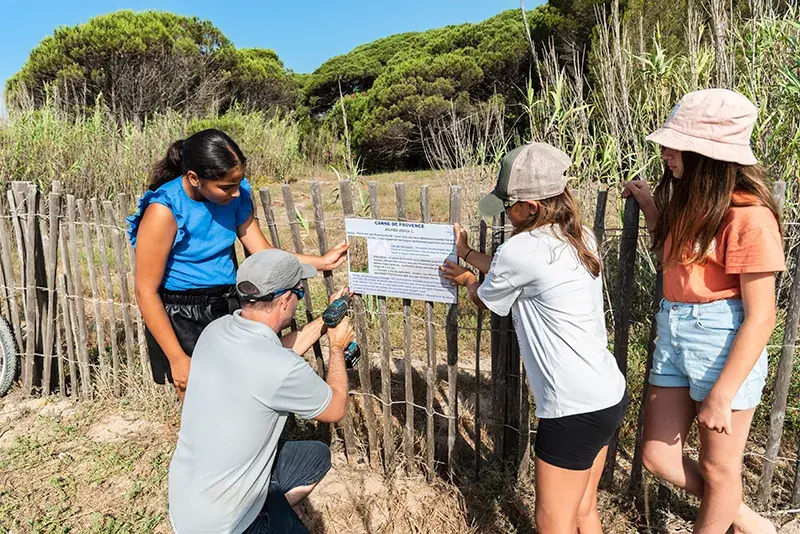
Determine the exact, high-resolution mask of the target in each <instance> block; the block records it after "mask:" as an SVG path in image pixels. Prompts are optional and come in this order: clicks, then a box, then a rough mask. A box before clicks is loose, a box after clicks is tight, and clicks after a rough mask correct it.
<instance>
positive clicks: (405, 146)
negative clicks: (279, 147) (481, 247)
mask: <svg viewBox="0 0 800 534" xmlns="http://www.w3.org/2000/svg"><path fill="white" fill-rule="evenodd" d="M528 23H529V26H530V31H531V36H532V38H533V40H534V41H536V42H542V41H544V40H546V39H548V38H550V37H551V36H554V35H557V34H558V32H559V31H560V30H562V29H567V28H571V29H572V28H575V27H576V23H575V21H573V20H571V19H570V18H569V17H568V16H566V15H564V14H563V13H562V12H561V11H559V10H558V9H556V8H553V7H551V6H548V5H544V6H541V7H539V8H537V9H535V10H533V11H531V12H529V13H528ZM532 68H534V67H533V65H532V63H531V55H530V46H529V43H528V41H527V37H526V34H525V29H524V26H523V21H522V16H521V13H520V11H519V10H509V11H505V12H503V13H501V14H499V15H497V16H495V17H492V18H490V19H488V20H486V21H484V22H481V23H479V24H462V25H458V26H448V27H446V28H440V29H435V30H430V31H427V32H421V33H406V34H400V35H395V36H392V37H388V38H386V39H381V40H378V41H375V42H374V43H370V44H368V45H364V46H360V47H358V48H356V49H354V50H353V51H352V52H350V53H348V54H345V55H342V56H338V57H335V58H333V59H331V60H329V61H328V62H326V63H325V64H323V65H322V66H321V67H320V68H319V69H317V71H315V72H314V73H313V74H312V75H311V76H310V77H309V79H308V82H307V84H306V87H305V91H306V97H307V100H308V104H309V107H310V109H311V111H312V113H313V114H314V115H320V114H327V120H328V121H336V122H340V123H341V121H342V116H341V113H340V110H339V109H338V108H337V106H336V103H337V102H338V100H339V83H340V82H341V90H342V93H343V94H344V95H345V96H346V106H347V117H348V120H349V121H350V125H351V129H352V132H353V139H352V140H353V148H354V150H355V151H356V152H357V153H358V154H359V155H360V156H361V157H362V159H363V161H364V165H365V167H366V168H367V169H377V168H397V167H404V168H414V167H422V166H426V165H427V161H426V157H425V154H424V150H423V143H422V136H423V133H424V132H427V131H428V130H429V129H430V127H431V126H432V125H434V124H435V123H436V122H437V121H439V120H441V119H442V118H443V117H445V116H447V115H449V114H451V113H453V112H455V114H456V115H458V116H460V117H463V116H466V115H468V114H470V113H472V112H473V111H474V110H475V109H476V106H478V105H480V104H482V103H485V102H486V101H487V100H489V99H490V98H492V97H493V95H502V96H503V97H504V98H505V100H506V101H507V102H509V103H510V105H511V106H512V107H513V106H514V105H515V103H516V102H518V101H519V97H520V93H519V88H520V87H523V86H524V85H525V81H526V79H527V78H528V76H529V75H530V72H531V69H532ZM512 120H513V119H511V118H509V121H512Z"/></svg>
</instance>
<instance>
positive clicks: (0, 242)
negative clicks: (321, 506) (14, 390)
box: [0, 192, 23, 350]
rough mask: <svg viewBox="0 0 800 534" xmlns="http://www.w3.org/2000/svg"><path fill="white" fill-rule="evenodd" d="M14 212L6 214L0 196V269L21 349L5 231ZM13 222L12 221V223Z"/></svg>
mask: <svg viewBox="0 0 800 534" xmlns="http://www.w3.org/2000/svg"><path fill="white" fill-rule="evenodd" d="M0 193H1V192H0ZM13 217H14V214H13V213H11V210H9V214H8V215H6V211H5V195H2V197H0V262H2V269H3V272H4V273H5V283H6V285H7V286H8V296H9V297H8V307H9V314H10V316H9V320H10V321H11V326H12V330H14V339H15V341H16V342H17V349H19V350H22V347H23V345H22V328H21V325H20V320H19V301H18V300H17V280H16V277H15V276H14V263H13V261H12V260H11V251H12V250H13V249H12V246H11V240H10V239H9V237H8V232H7V231H6V222H5V219H6V218H8V219H9V220H11V219H12V218H13ZM12 224H13V223H12Z"/></svg>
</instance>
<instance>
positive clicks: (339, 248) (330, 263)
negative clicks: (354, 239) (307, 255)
mask: <svg viewBox="0 0 800 534" xmlns="http://www.w3.org/2000/svg"><path fill="white" fill-rule="evenodd" d="M348 248H350V245H348V244H347V242H346V241H342V242H341V243H339V244H338V245H336V246H335V247H333V248H332V249H330V250H329V251H328V253H327V254H325V255H324V256H321V257H320V265H319V267H320V268H318V269H317V270H319V271H332V270H334V269H335V268H337V267H338V266H340V265H341V264H343V263H344V262H345V261H347V249H348Z"/></svg>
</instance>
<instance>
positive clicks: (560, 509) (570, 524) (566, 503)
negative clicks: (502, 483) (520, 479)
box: [535, 458, 591, 534]
mask: <svg viewBox="0 0 800 534" xmlns="http://www.w3.org/2000/svg"><path fill="white" fill-rule="evenodd" d="M535 466H536V530H537V531H538V532H539V533H540V534H575V532H576V531H577V530H578V510H579V509H580V504H581V499H582V498H583V495H584V493H586V485H587V484H588V482H589V475H590V474H591V470H590V469H586V470H585V471H572V470H569V469H562V468H561V467H556V466H554V465H550V464H548V463H547V462H544V461H542V460H541V459H539V458H536V460H535Z"/></svg>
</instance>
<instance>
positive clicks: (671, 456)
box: [642, 386, 775, 533]
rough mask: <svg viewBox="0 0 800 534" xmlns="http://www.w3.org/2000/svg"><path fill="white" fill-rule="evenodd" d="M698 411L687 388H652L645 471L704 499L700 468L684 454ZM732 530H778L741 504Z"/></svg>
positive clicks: (647, 423)
mask: <svg viewBox="0 0 800 534" xmlns="http://www.w3.org/2000/svg"><path fill="white" fill-rule="evenodd" d="M696 409H697V407H696V404H695V402H694V401H693V400H692V399H691V398H690V397H689V389H688V388H661V387H656V386H650V390H649V392H648V395H647V406H646V408H645V424H644V441H643V444H642V460H643V462H644V466H645V468H646V469H647V470H648V471H650V472H651V473H653V474H654V475H656V476H657V477H659V478H661V479H664V480H665V481H667V482H669V483H671V484H673V485H675V486H678V487H679V488H681V489H683V490H684V491H687V492H689V493H691V494H692V495H696V496H697V497H700V498H703V495H704V493H705V482H704V480H703V474H702V473H701V471H700V465H699V464H698V463H697V462H696V461H694V460H692V459H690V458H687V457H686V456H684V455H683V446H684V444H685V443H686V436H687V435H688V434H689V429H690V428H691V426H692V422H693V421H694V418H695V414H696ZM739 426H741V423H740V424H739ZM748 429H749V424H748ZM745 440H746V436H745ZM701 454H702V453H701ZM739 456H740V457H741V453H740V454H739ZM728 526H730V525H728ZM733 527H734V530H735V531H736V532H740V533H772V532H775V527H774V526H772V524H771V523H770V522H769V521H768V520H767V519H765V518H763V517H761V516H760V515H758V514H757V513H755V512H754V511H753V510H751V509H750V508H749V507H748V506H747V505H746V504H744V503H741V504H740V505H739V508H738V511H737V514H736V518H735V519H734V520H733ZM727 528H728V527H725V529H723V530H722V532H725V531H726V530H727Z"/></svg>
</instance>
